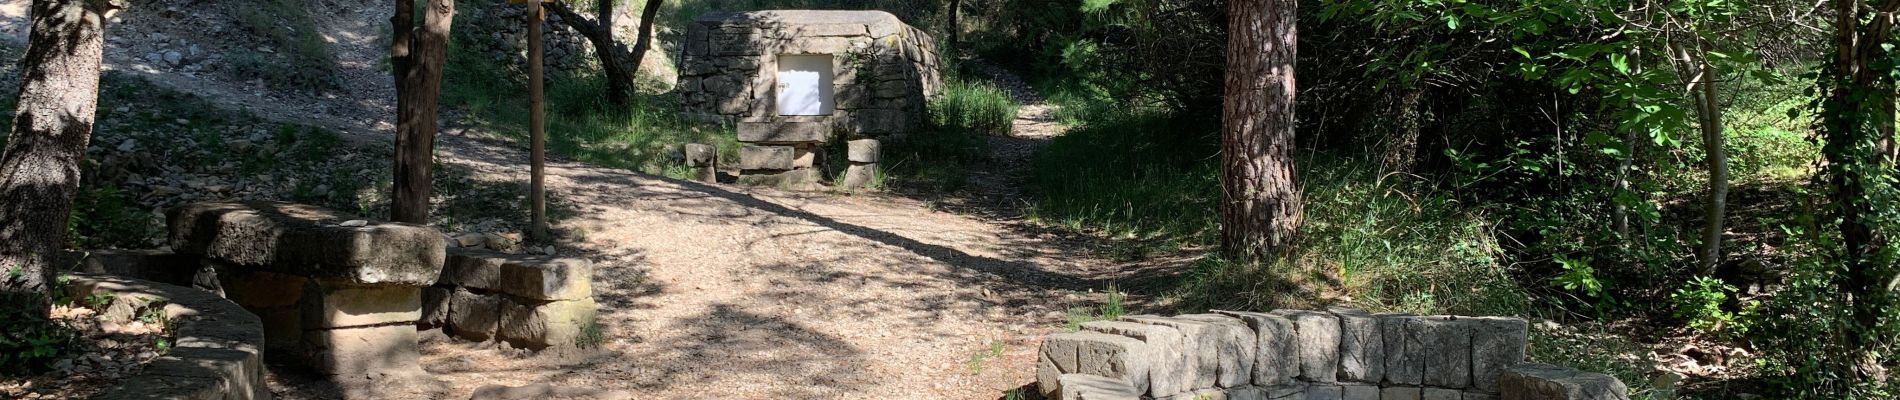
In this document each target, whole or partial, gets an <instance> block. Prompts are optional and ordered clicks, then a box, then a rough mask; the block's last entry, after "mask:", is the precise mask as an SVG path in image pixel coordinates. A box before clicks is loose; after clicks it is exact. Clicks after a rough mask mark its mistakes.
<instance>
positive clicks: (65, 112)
mask: <svg viewBox="0 0 1900 400" xmlns="http://www.w3.org/2000/svg"><path fill="white" fill-rule="evenodd" d="M31 7H32V10H31V13H32V16H31V19H32V32H30V33H29V34H28V36H27V47H26V56H25V58H24V59H23V60H21V62H20V65H21V68H20V73H21V79H20V92H19V105H18V110H17V111H16V113H15V115H14V118H13V130H12V131H11V132H10V134H9V136H8V138H7V144H6V150H5V151H4V153H0V309H5V310H9V311H10V312H20V313H25V314H26V315H29V316H34V317H39V318H44V317H45V316H46V313H47V311H48V308H47V306H48V305H50V302H51V299H52V297H51V294H52V292H51V291H52V289H53V287H52V286H53V273H54V272H55V270H56V269H57V265H55V262H56V261H55V260H56V259H57V258H58V257H59V251H60V249H61V248H62V247H63V246H64V244H65V241H66V219H67V218H68V217H70V215H71V214H72V207H73V196H74V195H76V194H77V192H78V191H79V179H80V176H79V174H80V164H81V162H83V161H84V159H85V156H86V143H87V142H88V141H89V140H91V136H92V126H93V118H94V116H96V115H97V113H98V103H99V62H100V57H101V56H102V51H103V50H104V49H105V40H104V38H105V22H104V21H105V14H106V13H107V12H110V11H111V10H113V9H116V8H117V5H116V4H114V3H112V2H108V1H104V0H35V1H33V3H32V5H31Z"/></svg>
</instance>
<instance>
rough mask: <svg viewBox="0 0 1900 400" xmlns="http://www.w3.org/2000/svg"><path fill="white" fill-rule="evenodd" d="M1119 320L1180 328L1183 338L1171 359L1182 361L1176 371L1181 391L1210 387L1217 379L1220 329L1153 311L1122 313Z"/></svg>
mask: <svg viewBox="0 0 1900 400" xmlns="http://www.w3.org/2000/svg"><path fill="white" fill-rule="evenodd" d="M1122 320H1124V321H1132V322H1138V323H1143V324H1150V325H1160V326H1165V327H1169V328H1174V330H1176V331H1179V332H1181V336H1182V337H1183V338H1184V342H1183V343H1182V344H1183V345H1182V346H1181V347H1180V348H1179V349H1178V350H1177V351H1176V353H1177V354H1179V356H1177V357H1175V358H1174V360H1176V361H1178V362H1181V363H1183V364H1182V365H1181V367H1182V372H1181V374H1180V375H1178V377H1180V378H1181V379H1182V382H1181V384H1182V390H1183V391H1186V390H1193V389H1202V388H1211V387H1214V386H1215V385H1216V384H1217V383H1218V380H1219V376H1220V358H1221V354H1220V353H1219V351H1220V343H1219V342H1220V337H1221V335H1222V334H1223V333H1222V332H1221V331H1219V330H1216V329H1215V327H1214V326H1213V325H1211V324H1208V323H1205V322H1200V321H1193V320H1186V319H1179V318H1170V317H1161V316H1154V315H1130V316H1124V317H1122Z"/></svg>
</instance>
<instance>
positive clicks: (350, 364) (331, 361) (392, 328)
mask: <svg viewBox="0 0 1900 400" xmlns="http://www.w3.org/2000/svg"><path fill="white" fill-rule="evenodd" d="M266 340H268V339H266ZM302 350H303V359H304V363H305V364H306V365H308V366H309V367H311V368H314V369H316V370H317V372H320V373H323V374H326V375H358V374H364V375H367V374H371V373H375V372H377V371H389V370H403V369H416V368H417V364H416V359H417V358H418V357H419V356H418V355H417V353H416V326H415V325H409V324H403V325H379V326H370V327H359V328H339V329H315V330H306V331H304V333H303V349H302Z"/></svg>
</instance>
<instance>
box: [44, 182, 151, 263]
mask: <svg viewBox="0 0 1900 400" xmlns="http://www.w3.org/2000/svg"><path fill="white" fill-rule="evenodd" d="M153 225H154V224H153V223H152V215H151V213H150V212H148V211H146V210H143V209H141V208H140V207H139V205H138V203H136V202H134V201H133V199H132V198H130V196H129V195H128V194H126V193H125V192H124V191H122V190H119V189H118V188H114V187H82V188H81V189H80V191H79V194H78V196H76V197H75V198H74V199H73V212H72V214H71V215H70V216H69V217H68V220H67V225H66V226H67V234H66V239H67V241H69V242H70V245H71V246H72V247H74V248H80V249H96V248H108V247H117V248H138V247H144V246H145V245H147V243H146V240H148V239H149V238H151V237H152V236H153V235H155V234H156V233H157V227H156V226H153Z"/></svg>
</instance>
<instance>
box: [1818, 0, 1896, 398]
mask: <svg viewBox="0 0 1900 400" xmlns="http://www.w3.org/2000/svg"><path fill="white" fill-rule="evenodd" d="M1834 6H1835V10H1834V11H1835V12H1836V15H1835V18H1836V19H1835V21H1834V23H1835V36H1834V39H1835V41H1834V45H1835V49H1834V50H1835V63H1834V67H1833V71H1832V72H1834V75H1833V76H1832V77H1831V79H1832V81H1830V82H1827V83H1829V84H1831V86H1833V87H1832V88H1831V89H1832V90H1830V91H1829V92H1828V98H1827V99H1826V100H1825V103H1824V105H1823V107H1824V108H1823V110H1822V112H1821V118H1822V120H1821V122H1822V123H1821V129H1822V132H1821V133H1822V134H1823V136H1824V137H1825V138H1826V139H1827V140H1826V141H1825V143H1824V144H1823V146H1822V151H1821V153H1822V155H1823V156H1825V157H1826V163H1825V164H1824V165H1825V168H1826V169H1827V170H1826V173H1827V174H1828V184H1829V186H1831V188H1830V189H1832V190H1831V191H1830V192H1831V194H1832V198H1831V199H1830V200H1831V201H1832V202H1833V203H1834V205H1835V208H1836V210H1837V212H1838V213H1839V217H1840V227H1839V231H1840V236H1841V245H1842V247H1843V248H1844V249H1845V250H1846V258H1847V259H1846V260H1842V261H1843V263H1842V264H1843V265H1842V269H1841V272H1840V273H1839V274H1836V275H1835V276H1834V278H1833V280H1832V282H1831V283H1832V284H1833V285H1834V286H1835V287H1837V288H1839V289H1840V291H1841V298H1840V299H1839V300H1840V301H1841V302H1842V303H1843V304H1848V305H1849V307H1848V310H1849V311H1850V312H1851V313H1852V315H1853V325H1854V326H1852V327H1850V328H1849V329H1844V330H1843V331H1844V335H1845V337H1844V338H1843V339H1844V341H1845V342H1846V343H1845V344H1846V345H1847V347H1848V349H1850V350H1851V353H1849V354H1844V355H1843V356H1846V357H1848V359H1847V360H1846V361H1847V362H1848V363H1850V364H1851V365H1850V366H1851V369H1852V371H1851V372H1852V373H1853V374H1854V375H1855V376H1854V377H1853V378H1852V379H1853V380H1854V381H1858V382H1885V381H1886V379H1887V370H1886V368H1885V367H1884V366H1883V365H1882V363H1881V359H1880V354H1881V353H1882V350H1883V346H1885V345H1886V343H1887V338H1885V337H1883V336H1882V333H1883V332H1885V331H1884V330H1883V326H1882V322H1881V321H1882V315H1884V312H1885V311H1886V309H1887V308H1888V307H1892V306H1893V302H1894V296H1893V293H1892V290H1890V289H1889V288H1890V286H1889V285H1892V284H1893V283H1894V280H1895V276H1894V271H1893V270H1894V266H1892V265H1887V264H1886V263H1887V261H1882V260H1879V259H1878V258H1879V256H1878V255H1879V254H1880V253H1881V252H1882V251H1883V250H1882V248H1884V247H1886V246H1887V245H1888V243H1887V241H1888V235H1889V233H1888V232H1883V231H1881V228H1891V227H1879V226H1876V225H1875V222H1873V221H1870V220H1869V219H1870V218H1877V217H1875V216H1872V214H1878V213H1879V211H1877V210H1872V209H1870V208H1872V207H1890V206H1892V204H1890V203H1888V201H1886V200H1883V199H1878V198H1874V197H1873V196H1872V194H1873V193H1875V192H1877V191H1879V188H1878V187H1870V185H1890V184H1891V183H1887V181H1886V180H1884V179H1883V177H1881V176H1879V175H1872V176H1870V175H1869V174H1881V173H1885V174H1892V173H1893V168H1894V165H1893V163H1892V161H1891V158H1890V157H1889V156H1887V153H1890V152H1891V150H1890V149H1887V148H1885V147H1886V146H1885V145H1883V144H1882V142H1884V141H1889V140H1891V138H1892V136H1893V132H1892V127H1893V124H1892V119H1893V117H1894V116H1893V114H1892V113H1891V111H1890V110H1892V108H1891V104H1888V103H1892V102H1893V101H1894V98H1893V97H1891V96H1892V94H1893V93H1894V82H1893V79H1892V78H1891V77H1890V76H1888V75H1886V74H1885V71H1884V69H1875V68H1871V66H1872V65H1874V64H1875V61H1876V60H1883V59H1885V58H1887V57H1888V55H1887V54H1886V50H1885V49H1883V48H1882V47H1881V46H1882V45H1884V44H1886V41H1887V38H1888V37H1889V35H1891V34H1892V29H1893V24H1894V21H1893V19H1892V13H1893V12H1894V11H1895V10H1896V9H1900V0H1883V1H1881V2H1880V3H1878V4H1877V5H1875V7H1874V9H1873V10H1872V12H1873V13H1875V17H1873V18H1868V17H1869V15H1868V13H1867V12H1866V11H1863V10H1862V7H1861V2H1859V1H1848V0H1837V1H1835V2H1834ZM1863 20H1866V21H1869V22H1868V23H1866V24H1865V25H1863V24H1862V23H1861V21H1863ZM1869 119H1871V121H1870V120H1869ZM1888 177H1891V175H1889V176H1888Z"/></svg>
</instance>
